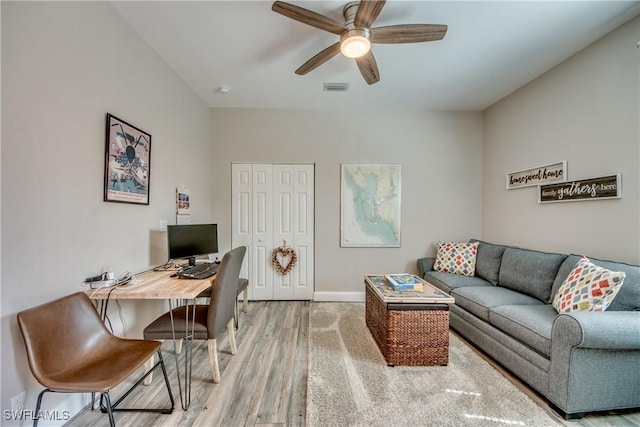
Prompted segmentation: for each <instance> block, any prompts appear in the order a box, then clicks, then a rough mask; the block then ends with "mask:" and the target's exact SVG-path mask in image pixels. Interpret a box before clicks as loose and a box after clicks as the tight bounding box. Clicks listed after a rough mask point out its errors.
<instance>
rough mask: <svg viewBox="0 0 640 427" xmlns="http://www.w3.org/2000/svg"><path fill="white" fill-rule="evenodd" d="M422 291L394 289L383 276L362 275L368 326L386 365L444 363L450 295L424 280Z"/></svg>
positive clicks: (450, 302)
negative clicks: (386, 282)
mask: <svg viewBox="0 0 640 427" xmlns="http://www.w3.org/2000/svg"><path fill="white" fill-rule="evenodd" d="M420 280H421V281H422V283H423V288H424V291H423V292H413V291H411V292H409V291H394V290H393V289H392V288H391V287H389V286H388V285H386V284H385V281H384V276H382V275H365V276H364V283H365V318H366V322H367V327H368V328H369V330H370V331H371V335H373V338H374V340H375V341H376V343H377V344H378V347H379V348H380V350H381V351H382V354H383V355H384V358H385V359H386V361H387V365H389V366H394V365H410V366H427V365H447V364H448V363H449V304H453V303H454V302H455V300H454V299H453V297H451V296H449V295H447V294H446V293H444V292H442V291H440V290H439V289H438V288H436V287H435V286H433V285H431V284H430V283H428V282H427V281H425V280H423V279H420Z"/></svg>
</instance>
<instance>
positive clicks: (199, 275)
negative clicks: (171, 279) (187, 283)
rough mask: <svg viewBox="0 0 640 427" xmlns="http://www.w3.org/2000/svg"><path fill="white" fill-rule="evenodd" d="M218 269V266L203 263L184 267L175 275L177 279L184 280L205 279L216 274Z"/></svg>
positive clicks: (211, 263)
mask: <svg viewBox="0 0 640 427" xmlns="http://www.w3.org/2000/svg"><path fill="white" fill-rule="evenodd" d="M218 268H220V264H216V263H213V262H203V263H201V264H196V265H192V266H188V267H184V268H183V269H182V270H180V271H178V272H177V273H176V274H177V275H178V277H183V278H185V279H206V278H207V277H211V276H213V275H214V274H216V273H217V272H218Z"/></svg>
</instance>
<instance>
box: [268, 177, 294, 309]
mask: <svg viewBox="0 0 640 427" xmlns="http://www.w3.org/2000/svg"><path fill="white" fill-rule="evenodd" d="M293 180H294V174H293V165H274V166H273V200H274V203H273V210H274V212H273V219H274V227H273V228H274V232H273V248H272V250H273V249H275V248H277V247H279V246H284V245H287V246H291V247H293V248H295V246H294V239H293V225H294V224H293V219H294V217H293V204H294V190H293V188H294V187H293ZM287 261H289V260H283V262H284V263H286V262H287ZM284 266H286V265H284ZM296 268H297V267H296ZM291 278H292V273H291V272H290V273H288V274H286V275H284V276H283V275H282V274H280V273H278V272H277V271H275V270H274V288H273V299H276V300H283V299H292V298H293V287H292V280H291Z"/></svg>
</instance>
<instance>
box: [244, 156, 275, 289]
mask: <svg viewBox="0 0 640 427" xmlns="http://www.w3.org/2000/svg"><path fill="white" fill-rule="evenodd" d="M252 215H253V221H252V224H253V242H252V246H251V248H252V252H253V259H252V264H251V266H250V268H251V281H250V285H251V287H252V290H253V292H252V294H253V295H252V298H253V299H258V300H268V299H273V276H274V270H273V268H272V267H271V251H272V250H273V167H272V165H262V164H257V165H253V210H252Z"/></svg>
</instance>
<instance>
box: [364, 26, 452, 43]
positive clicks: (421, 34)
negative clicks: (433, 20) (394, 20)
mask: <svg viewBox="0 0 640 427" xmlns="http://www.w3.org/2000/svg"><path fill="white" fill-rule="evenodd" d="M445 34H447V26H446V25H434V24H405V25H390V26H388V27H377V28H372V29H371V43H390V44H397V43H420V42H430V41H434V40H441V39H443V38H444V36H445Z"/></svg>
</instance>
